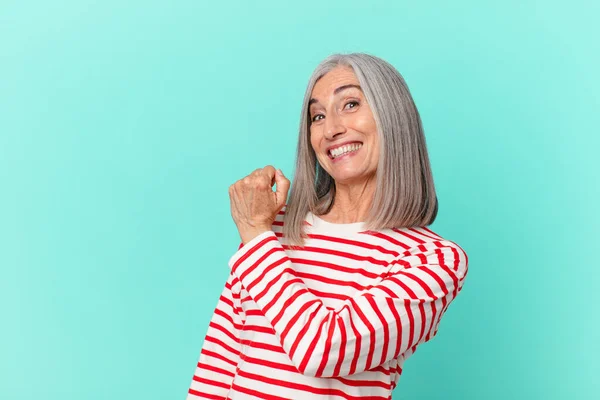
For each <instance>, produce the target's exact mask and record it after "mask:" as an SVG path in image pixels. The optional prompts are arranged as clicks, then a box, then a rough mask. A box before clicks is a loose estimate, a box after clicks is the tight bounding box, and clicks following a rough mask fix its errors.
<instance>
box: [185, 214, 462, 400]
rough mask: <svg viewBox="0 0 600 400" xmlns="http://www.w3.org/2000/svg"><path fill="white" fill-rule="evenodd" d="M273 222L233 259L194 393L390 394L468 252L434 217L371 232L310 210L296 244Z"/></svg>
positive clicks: (453, 289) (335, 398) (451, 293)
mask: <svg viewBox="0 0 600 400" xmlns="http://www.w3.org/2000/svg"><path fill="white" fill-rule="evenodd" d="M283 212H284V211H282V212H280V213H279V214H278V216H277V218H276V220H275V222H274V223H273V227H272V229H273V230H272V231H267V232H264V233H262V234H260V235H259V236H257V237H255V238H254V239H252V240H251V241H249V242H248V243H246V244H245V245H244V246H242V245H240V248H239V249H238V251H237V252H236V253H235V254H234V255H233V256H232V257H231V259H230V260H229V266H230V268H231V274H230V276H229V279H228V280H227V282H226V284H225V288H224V290H223V293H222V295H221V297H220V299H219V301H218V304H217V307H216V309H215V312H214V315H213V316H212V319H211V321H210V324H209V327H208V332H207V334H206V337H205V340H204V344H203V347H202V350H201V352H200V357H199V361H198V364H197V367H196V371H195V373H194V376H193V379H192V382H191V386H190V388H189V390H188V396H187V400H197V399H212V400H216V399H220V400H221V399H234V400H240V399H276V400H279V399H300V400H304V399H331V400H342V399H347V400H353V399H371V400H388V399H391V393H392V390H393V389H394V387H396V385H397V384H398V379H399V377H400V374H401V373H402V365H403V363H404V361H405V360H406V359H407V358H408V357H409V356H411V355H412V354H413V353H414V352H415V350H416V348H417V346H418V345H419V344H421V343H424V342H426V341H428V340H430V339H431V338H432V337H434V336H435V335H436V334H437V331H438V326H439V323H440V320H441V317H442V316H443V315H444V313H445V311H446V309H447V308H448V306H449V304H450V302H451V301H452V300H453V299H454V298H455V297H456V295H457V294H458V292H460V290H461V288H462V285H463V282H464V279H465V277H466V274H467V264H468V258H467V255H466V253H465V252H464V251H463V250H462V249H461V247H459V246H458V245H457V244H455V243H454V242H451V241H449V240H445V239H443V238H442V237H440V236H439V235H437V234H436V233H434V232H433V231H431V230H430V229H428V228H426V227H415V228H402V229H382V230H378V231H367V230H365V226H364V224H363V223H360V222H359V223H352V224H334V223H330V222H327V221H325V220H323V219H321V218H319V217H317V216H315V215H313V214H311V213H308V215H307V217H306V219H305V226H306V232H307V233H308V238H307V240H306V242H305V245H304V247H299V248H295V249H292V248H290V247H289V246H288V245H287V244H286V238H285V237H282V233H281V232H282V226H283V223H282V220H283Z"/></svg>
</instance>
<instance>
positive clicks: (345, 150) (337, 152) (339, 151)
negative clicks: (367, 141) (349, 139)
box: [327, 143, 362, 160]
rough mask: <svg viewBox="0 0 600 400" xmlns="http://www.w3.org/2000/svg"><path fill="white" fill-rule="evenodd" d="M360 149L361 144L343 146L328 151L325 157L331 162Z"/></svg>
mask: <svg viewBox="0 0 600 400" xmlns="http://www.w3.org/2000/svg"><path fill="white" fill-rule="evenodd" d="M361 147H362V143H351V144H347V145H344V146H340V147H336V148H335V149H332V150H329V151H328V152H327V155H328V156H329V158H331V159H332V160H335V159H336V158H338V157H342V156H344V155H346V154H349V153H353V152H355V151H357V150H358V149H360V148H361Z"/></svg>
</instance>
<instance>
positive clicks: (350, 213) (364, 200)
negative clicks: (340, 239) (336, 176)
mask: <svg viewBox="0 0 600 400" xmlns="http://www.w3.org/2000/svg"><path fill="white" fill-rule="evenodd" d="M375 185H376V179H375V176H372V177H371V178H369V179H367V180H366V181H364V182H362V183H360V184H344V183H338V182H336V183H335V198H334V200H333V205H332V206H331V210H329V212H328V213H327V214H325V215H321V218H323V219H324V220H326V221H328V222H333V223H337V224H351V223H354V222H363V221H365V220H366V218H367V215H368V214H369V210H370V209H371V204H372V203H373V197H374V195H375Z"/></svg>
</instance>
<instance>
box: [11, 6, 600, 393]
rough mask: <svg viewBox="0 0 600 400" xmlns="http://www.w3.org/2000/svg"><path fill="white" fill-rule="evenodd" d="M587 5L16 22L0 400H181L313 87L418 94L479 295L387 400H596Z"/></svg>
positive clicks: (594, 88)
mask: <svg viewBox="0 0 600 400" xmlns="http://www.w3.org/2000/svg"><path fill="white" fill-rule="evenodd" d="M599 11H600V9H599V6H598V3H597V2H595V1H591V0H590V1H587V2H585V1H573V2H566V1H563V2H559V1H550V2H548V1H544V2H542V1H527V0H525V1H506V0H505V1H494V2H483V3H482V2H480V1H453V2H442V1H437V2H433V1H423V2H414V1H413V2H406V1H386V2H382V1H349V0H346V1H301V2H293V3H292V2H287V3H286V2H281V1H260V2H249V1H215V2H203V1H198V0H189V1H127V2H123V1H115V0H104V1H90V0H84V1H23V0H21V1H6V0H5V1H2V2H1V3H0V269H1V270H0V273H1V275H0V312H1V313H0V316H1V329H0V398H2V399H3V400H12V399H19V400H20V399H46V400H67V399H87V400H100V399H144V400H149V399H156V400H159V399H160V400H162V399H183V398H185V396H186V392H187V388H188V386H189V383H190V381H191V378H192V375H193V372H194V369H195V365H196V362H197V359H198V355H199V352H200V348H201V345H202V340H203V338H204V335H205V333H206V329H207V327H208V322H209V319H210V316H211V314H212V311H213V309H214V307H215V305H216V302H217V299H218V296H219V294H220V292H221V289H222V287H223V284H224V282H225V279H226V277H227V274H228V272H229V269H228V266H227V261H228V260H229V257H230V256H231V255H232V254H233V253H234V252H235V250H236V249H237V246H238V244H239V237H238V234H237V231H236V229H235V226H234V224H233V222H232V220H231V217H230V213H229V198H228V193H227V188H228V186H229V185H230V184H231V183H233V182H234V181H235V180H237V179H239V178H241V177H243V176H244V175H246V174H248V173H250V172H251V171H252V170H254V169H255V168H258V167H262V166H264V165H267V164H272V165H274V166H276V167H279V168H281V169H282V170H283V171H284V172H285V174H286V175H287V176H289V177H291V176H292V175H293V168H294V157H295V147H296V140H297V132H298V123H299V117H300V107H301V102H302V97H303V94H304V90H305V85H306V83H307V80H308V77H309V75H310V73H311V72H312V70H313V68H314V67H315V66H316V65H317V64H318V62H319V61H321V60H322V59H323V58H325V57H326V56H328V55H329V54H331V53H334V52H353V51H360V52H367V53H370V54H373V55H376V56H379V57H381V58H383V59H385V60H387V61H389V62H390V63H392V64H393V65H394V66H395V67H396V68H397V69H398V70H399V71H400V73H401V74H403V76H404V77H405V79H406V81H407V83H408V86H409V88H410V90H411V92H412V94H413V96H414V99H415V102H416V104H417V107H418V109H419V111H420V113H421V117H422V120H423V124H424V129H425V135H426V138H427V145H428V149H429V155H430V158H431V163H432V166H433V173H434V178H435V183H436V189H437V193H438V198H439V201H440V209H439V214H438V218H437V220H436V221H435V223H434V224H433V225H432V226H431V228H432V229H433V230H435V231H436V232H438V233H439V234H441V235H442V236H444V237H446V238H447V239H450V240H453V241H456V242H457V243H459V244H460V245H461V246H462V247H463V248H464V249H465V250H466V251H467V253H468V255H469V259H470V264H469V276H468V278H467V281H466V284H465V287H464V290H463V291H462V292H461V294H460V295H459V297H458V298H457V299H456V301H455V302H454V303H452V305H451V306H450V308H449V309H448V312H447V313H446V315H445V316H444V319H443V321H442V323H441V325H440V330H439V333H438V336H437V337H436V338H434V340H433V341H431V342H429V343H427V344H424V345H422V346H421V347H420V348H419V349H418V351H417V352H416V353H415V355H414V356H413V357H412V358H410V359H409V360H408V361H407V362H406V364H405V368H404V373H403V375H402V376H401V378H400V382H399V385H398V388H397V389H396V390H395V392H394V399H395V400H398V399H399V400H404V399H405V400H418V399H423V400H428V399H444V400H449V399H450V400H454V399H460V400H465V399H469V400H470V399H473V400H475V399H477V400H479V399H486V400H495V399H498V400H499V399H503V400H504V399H511V400H521V399H523V400H525V399H527V400H529V399H544V400H554V399H556V400H562V399H593V398H595V396H594V393H595V394H596V395H597V393H598V392H599V390H600V386H599V382H600V380H599V379H598V377H597V373H598V364H597V363H598V356H599V353H600V351H599V345H598V343H599V341H600V336H599V334H598V328H599V322H598V317H597V315H598V314H597V313H598V311H597V308H598V305H599V303H598V287H599V282H598V281H599V279H598V278H599V277H600V272H599V268H600V265H599V262H598V254H599V246H598V239H599V235H598V228H599V226H598V222H599V218H598V210H597V204H598V195H599V194H600V193H599V190H598V176H597V175H598V172H599V171H600V168H599V165H598V150H599V148H600V146H599V144H600V143H599V139H598V136H599V134H600V132H599V129H598V126H600V118H599V113H598V108H599V105H600V102H599V95H598V93H599V92H600V84H599V83H600V79H599V78H598V76H597V72H598V71H599V70H600V65H599V55H600V49H599V46H598V37H599V36H600V30H599V29H598V27H597V24H596V22H597V21H596V19H597V16H598V14H599Z"/></svg>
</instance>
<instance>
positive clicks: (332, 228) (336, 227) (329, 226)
mask: <svg viewBox="0 0 600 400" xmlns="http://www.w3.org/2000/svg"><path fill="white" fill-rule="evenodd" d="M307 220H308V222H309V223H310V224H311V225H312V226H313V228H314V229H315V230H317V231H324V232H336V233H352V232H353V233H355V232H362V231H365V230H366V229H365V222H364V221H363V222H351V223H346V224H338V223H334V222H328V221H325V220H324V219H322V218H320V217H318V216H316V215H315V214H313V213H312V212H310V211H309V212H308V216H307Z"/></svg>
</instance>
